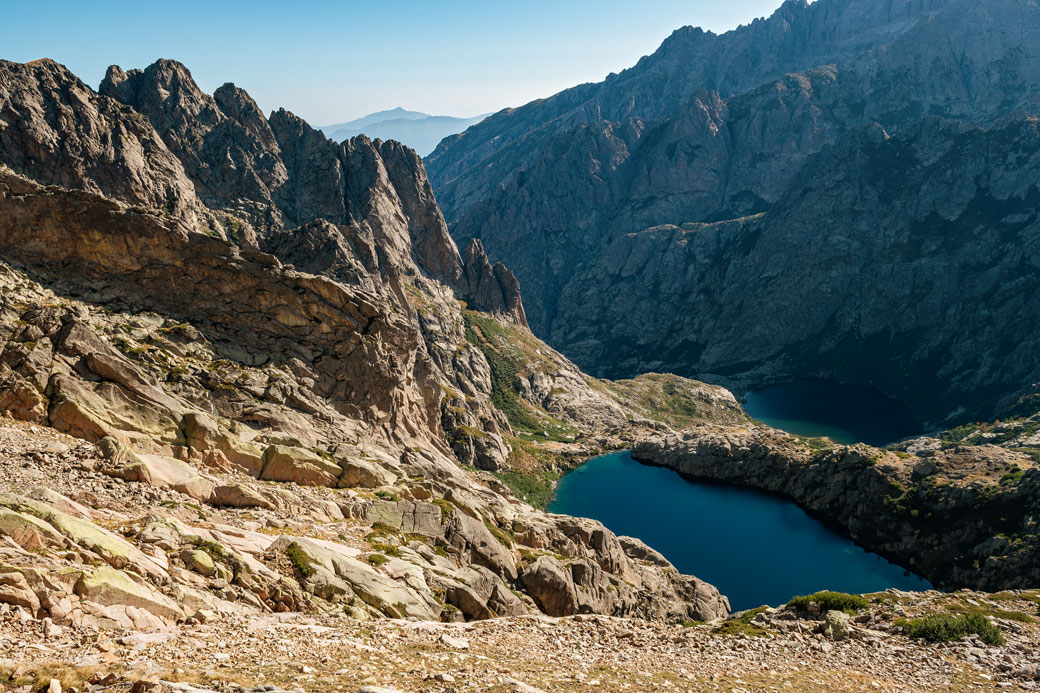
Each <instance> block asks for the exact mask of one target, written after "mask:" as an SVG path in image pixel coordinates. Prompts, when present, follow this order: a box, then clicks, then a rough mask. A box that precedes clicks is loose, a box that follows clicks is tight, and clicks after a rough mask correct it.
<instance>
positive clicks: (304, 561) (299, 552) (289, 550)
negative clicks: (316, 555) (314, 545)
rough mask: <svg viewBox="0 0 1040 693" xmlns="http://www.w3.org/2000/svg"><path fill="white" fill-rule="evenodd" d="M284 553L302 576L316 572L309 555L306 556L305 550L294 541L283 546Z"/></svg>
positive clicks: (306, 576) (308, 575)
mask: <svg viewBox="0 0 1040 693" xmlns="http://www.w3.org/2000/svg"><path fill="white" fill-rule="evenodd" d="M285 555H286V556H288V557H289V560H290V561H291V562H292V564H293V567H294V568H295V569H296V570H297V571H299V573H300V574H301V575H303V577H305V578H309V577H310V576H312V575H314V573H316V572H317V571H316V570H315V568H314V564H313V563H312V562H311V557H310V556H308V555H307V552H306V551H304V550H303V549H302V548H300V545H299V544H297V543H296V542H295V541H294V542H293V543H291V544H289V545H288V546H287V547H285Z"/></svg>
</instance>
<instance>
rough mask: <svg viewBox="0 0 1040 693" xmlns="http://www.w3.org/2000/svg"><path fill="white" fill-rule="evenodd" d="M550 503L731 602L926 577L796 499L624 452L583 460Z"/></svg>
mask: <svg viewBox="0 0 1040 693" xmlns="http://www.w3.org/2000/svg"><path fill="white" fill-rule="evenodd" d="M549 510H551V511H552V512H558V513H566V514H568V515H579V516H583V517H592V518H595V519H597V520H599V521H600V522H602V523H603V524H605V525H606V526H607V527H609V528H610V529H611V530H613V531H614V532H615V533H616V534H622V535H628V536H634V537H638V538H640V539H642V540H643V541H645V542H646V543H648V544H650V545H651V546H653V547H654V548H656V549H657V550H658V551H660V552H661V553H663V554H664V555H665V556H666V557H667V558H668V559H669V560H670V561H671V562H672V563H673V564H675V567H676V568H678V569H679V571H680V572H682V573H687V574H690V575H696V576H697V577H699V578H701V579H702V580H706V581H708V582H710V583H712V584H713V585H715V586H716V587H718V588H719V590H720V591H721V592H722V593H723V594H725V595H726V596H728V597H729V599H730V604H731V606H732V608H733V609H734V610H740V609H749V608H753V607H756V606H760V605H762V604H772V605H780V604H785V603H786V602H787V601H788V600H789V599H790V598H791V597H793V596H795V595H799V594H809V593H812V592H816V591H817V590H823V589H831V590H839V591H842V592H852V593H863V592H876V591H880V590H884V589H887V588H889V587H897V588H900V589H906V590H923V589H928V588H930V587H931V585H930V583H928V582H927V581H926V580H923V579H921V578H918V577H916V576H913V575H904V571H903V569H902V568H900V567H898V566H896V565H893V564H892V563H889V562H888V561H886V560H885V559H883V558H881V557H880V556H877V555H874V554H871V553H867V552H866V551H864V550H863V549H861V548H860V547H858V546H856V545H855V544H854V543H853V542H852V541H851V540H849V539H846V538H845V537H842V536H841V535H840V534H837V533H836V532H833V531H832V530H830V529H828V528H827V527H826V526H824V525H823V524H822V523H820V522H819V521H817V520H815V519H813V518H811V517H809V516H808V515H806V514H805V512H804V511H802V510H801V508H799V507H798V506H797V505H795V504H794V503H791V502H789V501H785V500H782V499H780V498H777V497H775V496H770V495H767V494H763V493H759V492H757V491H750V490H746V489H738V488H732V487H728V486H717V485H713V484H705V483H699V482H690V481H687V480H686V479H684V478H682V477H681V476H679V474H678V473H676V472H674V471H672V470H670V469H663V468H659V467H648V466H645V465H642V464H640V463H638V462H636V461H635V460H633V459H632V456H631V455H629V454H628V452H615V453H611V454H608V455H603V456H601V457H596V458H593V459H591V460H589V461H588V462H587V463H585V464H584V465H582V466H581V467H579V468H578V469H576V470H574V471H573V472H571V473H570V474H567V475H566V476H565V477H563V479H562V480H561V481H560V485H559V488H558V489H557V491H556V497H555V499H554V500H553V502H552V503H551V504H550V505H549Z"/></svg>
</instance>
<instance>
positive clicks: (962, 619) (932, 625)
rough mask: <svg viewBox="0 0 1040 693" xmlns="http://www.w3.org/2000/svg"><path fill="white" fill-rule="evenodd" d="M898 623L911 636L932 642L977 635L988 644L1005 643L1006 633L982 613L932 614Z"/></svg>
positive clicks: (902, 620)
mask: <svg viewBox="0 0 1040 693" xmlns="http://www.w3.org/2000/svg"><path fill="white" fill-rule="evenodd" d="M896 625H899V626H902V627H903V628H905V629H906V630H907V632H908V633H909V634H910V637H911V638H923V639H925V640H928V641H930V642H947V641H949V640H959V639H960V638H963V637H964V636H965V635H972V634H974V635H977V636H979V638H980V639H981V640H982V642H984V643H986V644H987V645H1003V644H1004V634H1003V633H1001V632H1000V628H998V627H996V626H995V625H993V623H991V622H990V620H989V619H988V618H986V617H985V616H983V615H982V614H964V615H961V616H955V615H953V614H931V615H929V616H925V617H924V618H916V619H913V620H912V621H908V620H906V619H900V620H898V621H896Z"/></svg>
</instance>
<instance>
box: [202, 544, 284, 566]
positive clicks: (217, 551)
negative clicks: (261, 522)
mask: <svg viewBox="0 0 1040 693" xmlns="http://www.w3.org/2000/svg"><path fill="white" fill-rule="evenodd" d="M195 546H196V547H197V548H198V549H199V550H200V551H205V552H206V553H207V554H209V557H210V558H212V559H213V560H215V561H223V560H227V558H228V555H227V552H226V551H224V547H223V546H221V545H220V544H218V543H216V542H214V541H210V540H209V539H200V540H199V541H198V542H197V543H196V544H195ZM293 546H296V544H293ZM296 548H297V549H299V548H300V547H299V546H296Z"/></svg>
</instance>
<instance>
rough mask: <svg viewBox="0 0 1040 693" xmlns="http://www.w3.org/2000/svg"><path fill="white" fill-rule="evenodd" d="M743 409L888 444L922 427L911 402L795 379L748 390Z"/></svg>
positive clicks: (798, 429)
mask: <svg viewBox="0 0 1040 693" xmlns="http://www.w3.org/2000/svg"><path fill="white" fill-rule="evenodd" d="M744 410H745V411H747V413H748V414H750V415H751V416H752V417H753V418H755V419H758V420H759V421H761V422H762V423H765V424H769V425H770V426H772V427H774V428H779V429H782V430H784V431H788V432H789V433H796V434H798V435H803V436H827V437H828V438H830V439H831V440H833V441H835V442H836V443H845V444H849V443H869V444H870V445H888V444H889V443H894V442H896V441H897V440H901V439H903V438H907V437H909V436H913V435H916V434H919V433H921V432H922V430H921V425H920V424H918V423H917V421H915V420H914V416H913V414H912V413H911V412H910V409H909V407H907V406H906V405H905V404H903V403H902V402H900V401H899V400H897V399H892V398H891V397H888V396H887V395H885V394H884V393H881V392H878V391H877V390H874V389H872V388H869V387H860V386H858V385H845V384H843V383H836V382H831V381H826V380H798V381H795V382H790V383H782V384H779V385H770V386H769V387H765V388H762V389H760V390H756V391H754V392H749V393H748V394H747V401H746V402H745V403H744Z"/></svg>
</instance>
